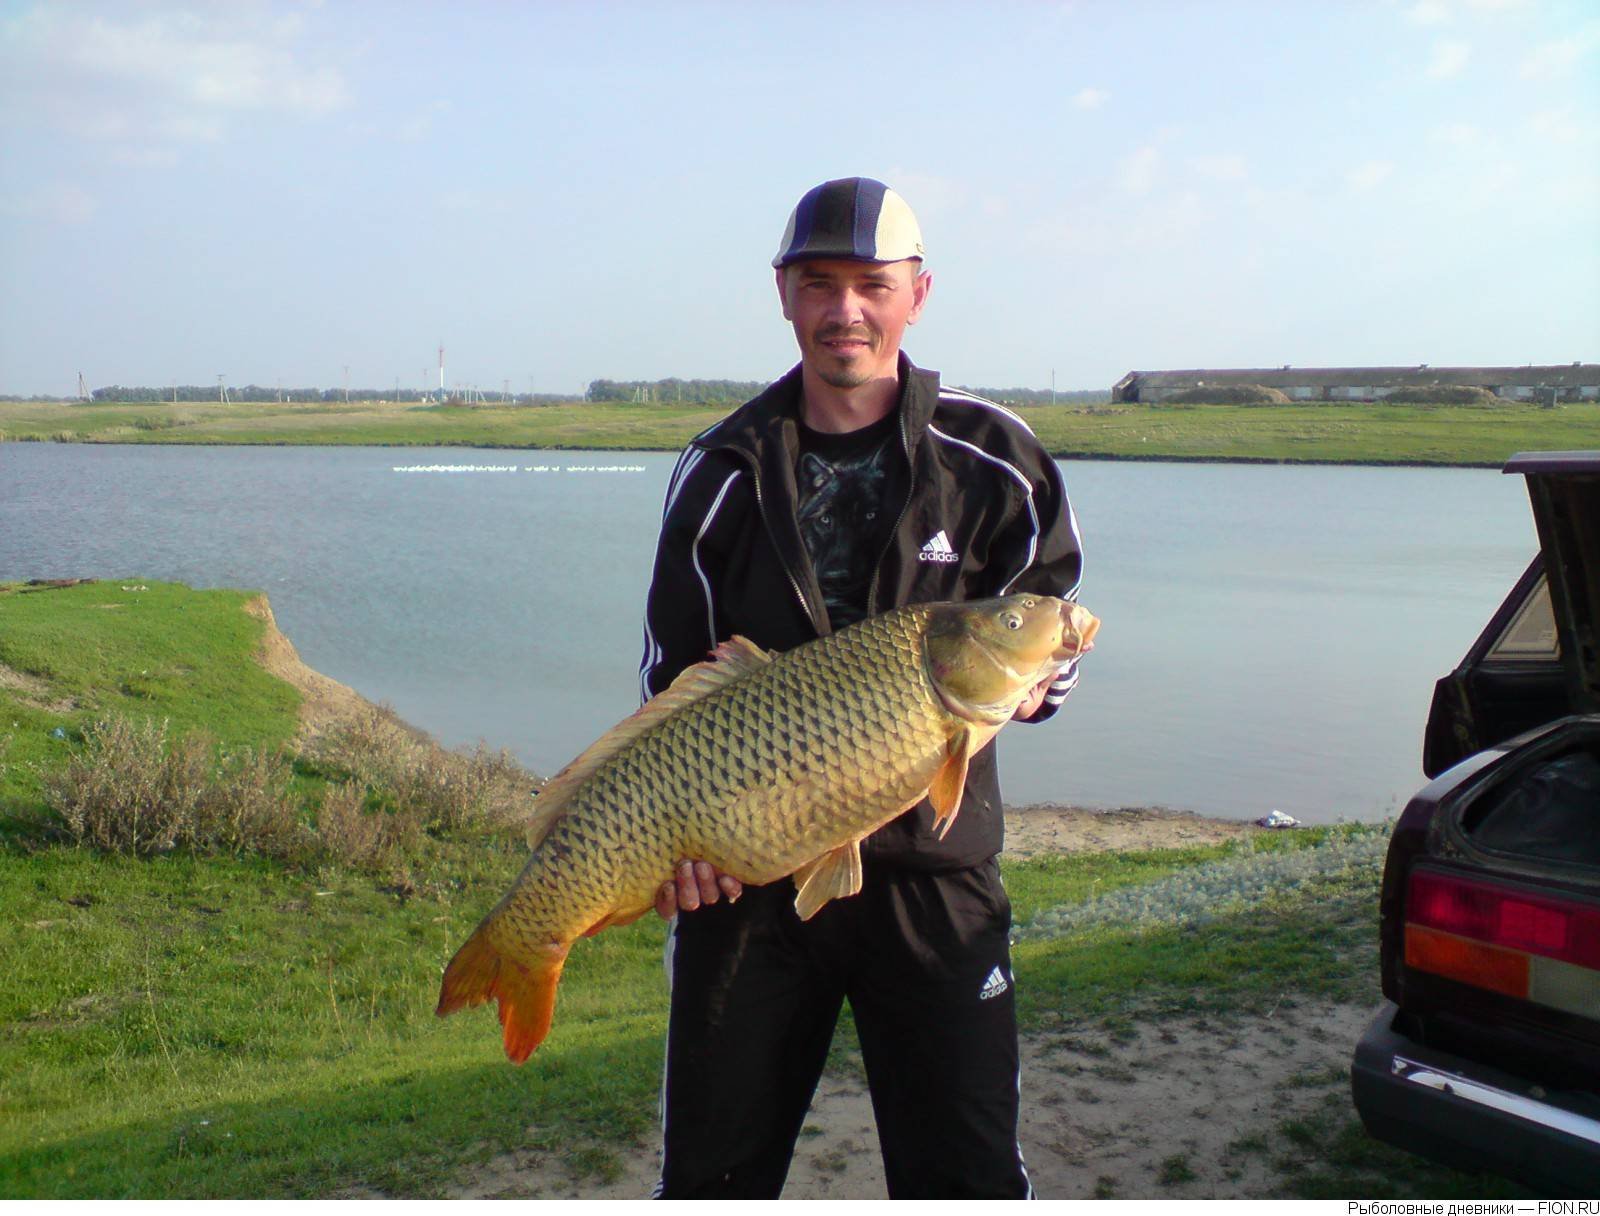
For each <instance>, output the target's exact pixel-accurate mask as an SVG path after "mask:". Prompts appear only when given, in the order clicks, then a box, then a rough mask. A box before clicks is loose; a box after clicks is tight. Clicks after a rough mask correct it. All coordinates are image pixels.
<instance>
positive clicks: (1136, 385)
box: [1111, 363, 1600, 405]
mask: <svg viewBox="0 0 1600 1216" xmlns="http://www.w3.org/2000/svg"><path fill="white" fill-rule="evenodd" d="M1252 390H1261V394H1260V395H1261V399H1263V400H1275V401H1276V400H1282V401H1381V400H1383V399H1384V398H1385V397H1400V398H1405V397H1408V396H1410V397H1417V398H1422V399H1426V398H1427V397H1428V396H1429V395H1432V394H1443V393H1449V392H1450V391H1451V390H1457V391H1459V390H1466V391H1468V392H1475V393H1476V394H1482V395H1483V396H1486V397H1487V396H1494V397H1498V398H1500V399H1502V400H1506V401H1528V402H1534V403H1537V404H1541V405H1554V404H1555V403H1557V402H1565V401H1600V363H1561V364H1551V365H1539V364H1526V365H1524V366H1522V367H1429V366H1428V365H1427V364H1422V365H1420V366H1418V367H1289V366H1287V365H1285V366H1283V367H1270V368H1263V367H1254V368H1236V369H1229V370H1218V369H1206V368H1199V369H1193V370H1189V371H1167V372H1129V373H1128V374H1127V375H1126V376H1124V377H1123V378H1122V379H1121V380H1118V381H1117V383H1116V384H1115V385H1113V386H1112V389H1111V399H1112V400H1113V401H1141V402H1161V401H1173V400H1184V401H1199V400H1202V399H1204V398H1205V397H1206V396H1207V394H1208V393H1216V394H1218V396H1219V397H1226V398H1233V397H1235V396H1236V395H1238V394H1241V393H1250V392H1251V391H1252Z"/></svg>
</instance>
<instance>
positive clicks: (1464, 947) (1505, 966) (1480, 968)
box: [1406, 924, 1528, 999]
mask: <svg viewBox="0 0 1600 1216" xmlns="http://www.w3.org/2000/svg"><path fill="white" fill-rule="evenodd" d="M1406 966H1407V967H1414V968H1415V969H1416V970H1418V971H1427V972H1431V973H1432V974H1434V975H1442V976H1444V977H1445V978H1446V979H1451V980H1459V981H1460V982H1461V983H1463V984H1471V985H1472V986H1473V987H1475V988H1487V989H1488V990H1489V991H1491V992H1503V993H1505V994H1506V995H1507V996H1514V997H1521V998H1523V999H1526V998H1527V996H1528V956H1527V955H1526V954H1518V953H1516V952H1514V951H1511V950H1501V949H1499V948H1497V947H1495V946H1486V945H1484V944H1483V943H1482V942H1474V941H1469V940H1467V939H1466V938H1464V937H1456V936H1454V935H1452V934H1449V933H1440V932H1439V931H1438V930H1437V929H1429V928H1427V927H1426V926H1424V925H1412V924H1408V925H1407V926H1406Z"/></svg>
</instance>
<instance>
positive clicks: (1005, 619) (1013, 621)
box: [1000, 612, 1022, 629]
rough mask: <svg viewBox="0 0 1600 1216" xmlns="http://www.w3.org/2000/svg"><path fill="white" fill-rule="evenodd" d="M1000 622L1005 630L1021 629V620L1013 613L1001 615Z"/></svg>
mask: <svg viewBox="0 0 1600 1216" xmlns="http://www.w3.org/2000/svg"><path fill="white" fill-rule="evenodd" d="M1000 620H1001V623H1002V624H1004V625H1005V627H1006V628H1007V629H1021V628H1022V618H1021V617H1020V616H1018V615H1017V614H1016V613H1015V612H1007V613H1003V614H1001V617H1000Z"/></svg>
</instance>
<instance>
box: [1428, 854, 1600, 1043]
mask: <svg viewBox="0 0 1600 1216" xmlns="http://www.w3.org/2000/svg"><path fill="white" fill-rule="evenodd" d="M1405 960H1406V966H1408V967H1412V968H1414V969H1416V970H1418V971H1428V972H1431V973H1433V974H1435V975H1441V976H1444V977H1445V978H1447V979H1452V980H1459V981H1460V982H1461V983H1464V984H1472V985H1473V986H1475V987H1478V988H1486V989H1488V990H1490V991H1492V992H1502V993H1505V994H1506V995H1507V996H1514V997H1519V998H1521V999H1523V1000H1528V1001H1532V1002H1534V1003H1535V1004H1539V1005H1548V1006H1550V1007H1551V1008H1554V1009H1562V1010H1566V1011H1567V1012H1569V1013H1576V1014H1579V1015H1581V1016H1583V1017H1589V1018H1600V908H1596V907H1594V906H1593V905H1590V904H1580V903H1576V902H1570V901H1566V900H1563V899H1561V898H1559V897H1556V896H1549V895H1530V894H1528V893H1526V892H1523V891H1518V890H1515V889H1513V888H1511V887H1503V886H1500V885H1499V884H1497V883H1490V882H1482V881H1479V880H1476V879H1467V878H1458V877H1456V876H1454V875H1445V874H1437V873H1431V872H1427V871H1415V872H1413V873H1412V875H1411V879H1410V882H1409V884H1408V886H1407V897H1406V927H1405Z"/></svg>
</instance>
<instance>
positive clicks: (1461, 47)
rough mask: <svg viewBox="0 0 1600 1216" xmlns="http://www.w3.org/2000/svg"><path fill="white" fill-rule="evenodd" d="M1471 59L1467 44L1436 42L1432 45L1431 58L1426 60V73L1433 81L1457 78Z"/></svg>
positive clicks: (1470, 50) (1469, 47)
mask: <svg viewBox="0 0 1600 1216" xmlns="http://www.w3.org/2000/svg"><path fill="white" fill-rule="evenodd" d="M1471 57H1472V47H1471V45H1470V44H1468V43H1465V42H1454V41H1448V42H1436V43H1434V44H1433V57H1432V58H1431V59H1429V60H1428V66H1427V68H1426V72H1427V74H1428V76H1429V77H1430V78H1431V79H1433V80H1448V79H1449V78H1450V77H1452V76H1459V75H1460V74H1461V71H1462V69H1463V68H1465V67H1466V66H1467V60H1468V59H1470V58H1471Z"/></svg>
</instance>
